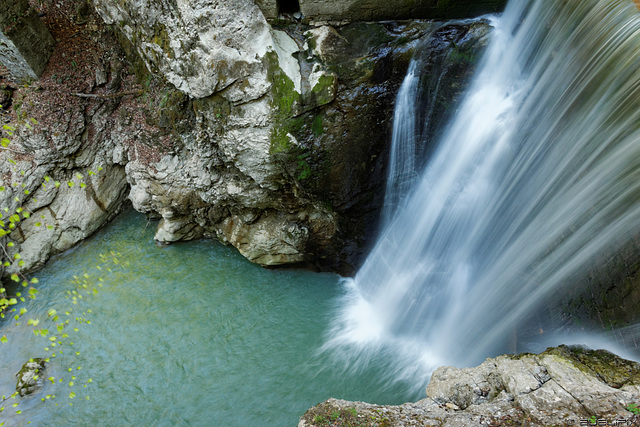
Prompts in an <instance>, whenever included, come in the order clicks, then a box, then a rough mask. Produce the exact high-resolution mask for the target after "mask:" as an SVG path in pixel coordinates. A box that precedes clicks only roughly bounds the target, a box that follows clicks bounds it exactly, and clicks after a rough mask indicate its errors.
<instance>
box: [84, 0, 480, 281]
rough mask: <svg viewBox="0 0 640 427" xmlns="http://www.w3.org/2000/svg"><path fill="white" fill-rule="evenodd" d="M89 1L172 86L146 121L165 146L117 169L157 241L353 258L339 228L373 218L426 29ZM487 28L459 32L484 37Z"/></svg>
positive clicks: (360, 227)
mask: <svg viewBox="0 0 640 427" xmlns="http://www.w3.org/2000/svg"><path fill="white" fill-rule="evenodd" d="M95 4H96V7H97V9H98V11H99V12H100V14H101V16H102V17H103V18H104V20H105V22H107V23H109V24H112V25H113V26H114V27H115V28H117V29H118V31H121V32H122V34H123V35H124V36H125V37H126V38H127V39H128V40H129V41H130V42H131V44H132V46H133V48H134V50H135V51H136V53H137V54H138V55H139V56H140V57H141V58H142V60H143V62H144V64H145V68H147V69H148V70H150V71H151V72H153V73H157V74H160V75H161V76H162V77H163V78H165V79H166V80H167V81H168V82H170V83H171V85H173V86H174V87H175V89H176V90H171V89H169V91H168V92H167V95H166V97H165V99H166V103H165V108H166V110H167V114H166V115H163V113H162V111H161V114H160V116H159V117H157V122H156V123H157V125H159V126H160V127H164V128H165V129H167V130H169V131H170V132H171V134H172V135H171V139H172V142H171V144H172V145H173V147H174V148H173V149H172V150H171V151H170V152H167V153H160V154H158V156H159V157H160V159H159V160H158V161H154V162H152V163H150V162H148V161H142V160H140V159H137V158H135V157H133V158H131V160H130V161H129V163H128V164H127V166H126V173H127V177H128V181H129V183H130V185H131V195H130V199H131V200H132V202H133V205H134V207H135V208H136V209H137V210H139V211H141V212H145V213H148V214H150V215H152V216H157V217H159V218H161V221H160V225H159V228H158V231H157V233H156V236H155V237H156V239H157V240H158V241H160V242H165V243H169V242H174V241H177V240H189V239H195V238H199V237H202V236H208V237H215V238H217V239H219V240H221V241H223V242H225V243H231V244H232V245H234V246H235V247H236V248H238V250H239V251H240V252H241V253H242V254H243V255H244V256H246V257H247V258H248V259H250V260H251V261H254V262H257V263H260V264H262V265H282V264H293V263H301V262H304V263H312V264H315V265H319V266H320V267H321V268H332V269H338V270H339V271H342V272H348V271H349V270H350V269H351V268H353V265H354V264H355V263H357V261H354V260H353V259H349V256H350V255H347V254H346V253H347V252H350V253H353V252H354V247H356V248H357V246H358V244H357V243H354V242H353V239H351V240H352V241H351V242H349V241H348V240H349V238H348V237H346V236H362V235H363V234H364V232H365V231H369V230H370V229H372V228H374V227H375V221H374V220H373V218H372V217H373V215H371V212H374V211H376V209H377V208H379V204H380V201H381V194H380V191H381V190H380V189H381V188H382V187H381V186H380V182H381V181H382V180H383V179H384V178H383V177H384V168H385V165H386V147H387V144H388V141H389V136H390V125H391V124H390V120H391V116H392V111H393V101H394V97H395V95H394V94H395V92H396V90H397V88H398V86H399V84H400V82H401V81H402V78H403V77H404V73H405V71H406V67H407V65H408V61H409V58H410V57H411V52H412V51H413V50H414V49H415V48H416V46H417V42H416V40H417V39H419V38H420V37H422V36H424V35H425V34H427V33H428V32H431V31H433V30H434V29H435V26H434V25H431V24H424V23H423V24H412V25H393V24H388V25H383V24H362V25H358V24H354V25H352V26H347V27H344V28H340V29H335V28H332V27H328V26H325V27H317V28H313V27H306V26H303V25H301V24H296V23H295V22H294V21H289V22H286V23H283V24H282V26H281V27H277V28H275V27H271V26H270V25H269V24H268V23H267V21H266V20H265V18H264V16H263V15H262V13H261V12H260V9H259V8H258V7H257V6H256V5H255V4H254V3H253V2H251V1H248V0H246V1H241V0H236V1H234V2H225V3H221V2H213V3H209V2H200V3H197V4H189V5H187V4H180V5H179V6H178V5H176V4H174V3H173V2H171V1H168V0H162V1H161V0H158V1H155V2H135V1H134V2H127V3H122V2H114V1H110V0H97V1H96V2H95ZM134 24H135V25H134ZM483 25H484V30H483V31H475V32H474V31H470V30H469V26H467V27H466V29H465V30H464V31H460V34H459V35H460V37H459V38H460V39H461V40H458V41H460V42H461V43H462V44H464V41H463V40H462V39H464V36H466V35H467V34H473V36H471V37H467V39H468V40H469V43H475V44H477V45H482V43H483V42H484V41H485V36H486V33H487V31H486V28H488V27H487V25H486V24H483ZM444 57H446V55H443V58H444ZM452 78H453V76H452ZM452 81H453V80H452ZM452 81H451V82H452ZM456 84H457V83H456ZM462 86H464V85H460V87H462ZM372 130H375V131H373V132H372ZM372 175H373V176H374V177H375V178H374V180H373V181H372V180H371V177H372ZM372 189H376V191H377V193H378V194H372V193H373V191H372ZM367 215H368V216H367ZM367 227H368V228H367ZM352 243H353V244H352ZM361 246H362V245H361ZM344 247H346V248H347V249H346V250H343V248H344Z"/></svg>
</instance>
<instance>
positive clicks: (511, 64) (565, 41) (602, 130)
mask: <svg viewBox="0 0 640 427" xmlns="http://www.w3.org/2000/svg"><path fill="white" fill-rule="evenodd" d="M494 26H495V28H494V30H493V33H492V39H491V42H490V45H489V47H488V49H487V51H486V53H485V56H484V58H483V60H482V63H481V64H480V66H479V69H478V70H477V72H476V76H475V77H474V81H473V83H472V85H471V86H470V89H469V90H468V92H467V94H466V95H465V96H466V97H465V99H464V101H463V102H462V105H461V106H460V107H459V109H458V112H457V113H456V116H455V117H454V119H453V120H452V122H451V123H450V124H449V126H448V128H447V130H446V131H445V133H444V135H443V137H442V138H441V140H440V141H439V142H438V145H437V147H436V148H435V150H433V151H432V152H431V154H430V158H429V160H428V163H427V166H426V168H425V169H424V171H423V172H421V175H420V176H418V177H415V178H412V179H409V180H408V181H410V182H412V189H411V191H410V192H408V191H407V189H406V188H404V187H405V186H404V185H402V184H401V185H399V184H398V183H397V182H396V183H394V184H391V185H390V187H389V188H388V190H389V191H391V192H393V191H397V192H398V193H395V194H387V199H388V200H392V202H391V205H393V208H392V209H390V210H387V211H386V212H387V213H388V215H387V217H386V218H385V219H384V221H386V224H385V227H384V229H383V231H382V233H381V235H380V237H379V239H378V241H377V243H376V245H375V247H374V249H373V250H372V252H371V253H370V254H369V256H368V258H367V259H366V261H365V263H364V265H363V267H362V268H361V270H360V271H359V272H358V274H357V275H356V277H355V278H354V279H353V280H351V281H349V282H348V283H347V288H348V290H347V292H346V295H345V296H344V298H343V300H342V302H341V304H342V306H341V309H340V312H339V314H338V315H337V317H336V319H335V320H334V324H333V327H332V330H331V331H330V333H329V339H328V341H327V344H326V346H325V348H326V349H331V351H333V352H334V353H335V354H339V355H341V357H344V358H346V359H347V360H348V361H349V362H353V363H355V364H356V365H357V363H361V364H366V363H367V361H369V360H370V358H373V357H376V355H378V354H381V353H385V354H389V353H391V354H393V355H394V356H395V357H396V358H397V360H398V363H397V364H398V366H401V365H403V364H404V367H405V368H406V369H405V371H404V373H405V374H406V375H407V376H412V375H416V374H423V373H425V372H427V373H428V372H429V371H430V370H432V369H433V368H434V367H436V366H438V365H441V364H448V365H451V364H454V365H459V366H464V365H469V364H472V363H478V362H479V361H481V360H483V359H484V358H485V357H488V356H493V355H496V354H499V353H503V352H505V351H508V350H509V342H510V340H511V337H512V335H513V334H514V328H517V327H518V325H519V324H520V323H521V322H524V321H525V319H528V318H531V317H532V316H535V313H537V312H540V310H543V309H544V305H545V304H546V303H547V302H548V301H550V300H558V299H560V298H562V294H563V289H566V288H565V287H566V286H568V285H570V284H572V283H574V281H575V280H576V279H577V278H578V277H579V276H580V274H582V273H583V272H584V271H585V270H586V269H587V268H588V267H590V265H591V263H592V262H593V260H594V259H595V257H596V256H597V255H598V254H601V253H603V252H605V251H611V250H615V248H617V247H619V246H620V245H621V244H623V243H624V242H625V239H627V238H629V237H631V236H632V235H634V234H636V233H637V232H638V231H640V228H639V225H640V13H639V12H638V10H637V9H636V7H635V6H634V5H633V2H631V1H629V0H617V1H616V0H602V1H599V0H580V1H566V0H511V1H510V3H509V4H508V6H507V9H506V10H505V12H504V14H503V15H502V16H501V17H500V18H499V19H497V20H496V23H495V25H494ZM419 72H420V70H419V69H414V68H413V67H412V69H411V70H410V71H409V76H408V77H407V79H408V81H411V80H412V79H413V77H410V76H411V75H412V74H419ZM405 83H406V82H405ZM410 85H411V83H409V84H407V87H405V88H403V90H404V91H406V92H410V91H411V87H410ZM406 96H407V94H406V93H404V94H403V93H402V92H401V93H400V94H399V100H398V107H397V108H406V109H408V110H410V109H411V107H410V106H406V105H405V101H403V100H402V99H403V97H406ZM406 102H410V100H409V101H406ZM403 114H408V113H403ZM396 120H398V115H396ZM407 120H409V122H408V124H404V125H399V124H396V127H395V129H394V132H408V133H409V135H394V138H412V137H413V136H414V135H413V134H411V133H412V132H413V131H412V129H414V126H415V123H413V124H412V123H411V122H410V120H412V119H407ZM393 156H395V157H394V161H395V159H396V158H397V156H404V157H410V153H394V154H393ZM406 162H407V163H406V164H405V165H404V166H402V165H400V166H395V168H396V170H395V171H392V173H396V174H398V170H400V173H399V175H402V176H410V175H411V174H414V173H415V169H414V166H413V160H412V159H407V161H406ZM400 163H402V162H400ZM398 168H399V169H398ZM403 168H404V169H403ZM403 179H404V178H402V179H401V180H400V181H399V182H400V183H402V180H403ZM408 193H409V195H406V194H408ZM418 365H419V366H420V367H418ZM399 370H400V368H399ZM396 374H398V372H396V373H394V375H396ZM423 380H424V376H423V375H421V376H420V377H419V378H418V381H420V384H422V382H423Z"/></svg>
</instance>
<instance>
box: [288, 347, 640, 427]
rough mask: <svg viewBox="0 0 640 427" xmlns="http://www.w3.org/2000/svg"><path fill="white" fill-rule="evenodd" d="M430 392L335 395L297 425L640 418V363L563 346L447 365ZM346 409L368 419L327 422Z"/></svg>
mask: <svg viewBox="0 0 640 427" xmlns="http://www.w3.org/2000/svg"><path fill="white" fill-rule="evenodd" d="M426 393H427V398H426V399H423V400H420V401H418V402H415V403H405V404H403V405H398V406H385V405H372V404H368V403H363V402H347V401H344V400H337V399H329V400H327V401H326V402H323V403H321V404H319V405H317V406H316V407H314V408H311V409H309V410H308V411H307V412H306V413H305V414H304V416H303V417H302V418H301V421H300V423H299V424H298V426H299V427H302V426H322V425H335V426H340V425H387V426H420V425H445V426H469V425H481V424H485V425H494V426H495V425H541V426H542V425H587V424H586V423H587V422H592V423H594V422H602V423H604V422H606V421H601V420H609V421H611V420H616V421H617V420H623V421H621V422H620V425H633V423H634V422H635V423H638V422H640V416H638V409H637V406H636V405H637V404H638V402H640V364H639V363H636V362H632V361H629V360H624V359H622V358H620V357H618V356H616V355H614V354H611V353H609V352H607V351H605V350H587V349H585V348H581V347H567V346H560V347H555V348H549V349H547V350H546V351H544V352H543V353H540V354H529V353H525V354H520V355H504V356H499V357H496V358H490V359H487V360H486V361H485V362H484V363H482V364H481V365H480V366H477V367H475V368H464V369H458V368H453V367H441V368H438V369H436V371H435V372H434V373H433V375H432V377H431V381H430V382H429V385H428V386H427V391H426ZM343 413H344V414H347V413H348V414H351V415H352V416H353V417H355V418H354V419H355V420H356V421H357V422H361V424H356V423H353V424H348V423H340V422H339V421H338V420H337V418H339V417H336V422H335V423H333V424H326V423H325V424H323V421H322V420H324V419H326V420H330V418H331V414H333V415H336V414H343ZM346 418H347V417H346V416H345V417H343V419H346ZM593 420H596V421H593ZM624 422H628V423H629V424H623V423H624ZM592 425H596V424H592ZM597 425H605V424H597ZM608 425H611V424H608Z"/></svg>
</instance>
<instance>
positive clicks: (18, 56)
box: [0, 0, 55, 82]
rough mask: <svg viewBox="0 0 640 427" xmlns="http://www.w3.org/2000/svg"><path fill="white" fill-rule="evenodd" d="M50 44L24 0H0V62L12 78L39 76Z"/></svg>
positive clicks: (51, 47) (24, 78)
mask: <svg viewBox="0 0 640 427" xmlns="http://www.w3.org/2000/svg"><path fill="white" fill-rule="evenodd" d="M54 44H55V41H54V40H53V37H51V34H49V31H48V30H47V28H46V27H45V26H44V24H43V23H42V21H40V18H39V17H38V14H37V13H36V12H35V10H33V9H32V8H31V7H30V6H29V3H27V0H10V1H2V2H0V62H2V64H3V65H4V66H5V67H6V68H7V69H8V70H9V72H10V73H11V75H12V77H13V78H14V79H15V80H17V81H19V82H23V81H26V80H30V79H37V78H38V77H40V75H41V74H42V72H43V71H44V67H45V65H46V64H47V61H48V60H49V57H50V56H51V53H52V51H53V45H54Z"/></svg>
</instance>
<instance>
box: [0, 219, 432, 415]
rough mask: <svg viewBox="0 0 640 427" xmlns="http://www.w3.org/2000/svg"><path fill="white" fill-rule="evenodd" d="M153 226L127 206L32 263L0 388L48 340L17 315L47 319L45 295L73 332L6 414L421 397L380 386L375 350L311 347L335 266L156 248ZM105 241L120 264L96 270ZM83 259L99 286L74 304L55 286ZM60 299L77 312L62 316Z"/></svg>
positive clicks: (228, 408) (192, 246) (206, 247)
mask: <svg viewBox="0 0 640 427" xmlns="http://www.w3.org/2000/svg"><path fill="white" fill-rule="evenodd" d="M154 229H155V226H154V225H153V224H149V225H148V224H146V220H145V219H144V217H143V216H142V215H139V214H137V213H135V212H128V213H126V214H123V215H122V216H120V217H119V218H117V219H116V220H115V221H114V222H113V223H112V224H110V225H109V226H108V227H107V228H106V229H104V230H102V231H101V232H99V233H98V234H97V235H96V236H94V237H93V238H91V239H89V240H88V241H87V242H85V243H83V244H82V245H81V246H80V247H78V248H76V249H74V250H72V251H69V252H67V253H64V254H62V255H60V256H58V257H56V258H55V259H53V260H52V261H51V262H49V264H48V265H47V266H46V268H45V269H44V270H42V271H40V272H39V273H38V278H39V279H40V284H39V285H38V288H39V289H40V294H39V295H38V298H37V299H36V300H35V301H28V302H27V303H25V304H23V305H20V306H19V307H20V308H22V307H26V308H27V309H28V312H27V314H25V316H24V318H23V321H22V322H21V325H20V326H16V325H15V322H13V321H11V322H5V324H3V325H2V329H1V330H0V335H2V334H6V335H7V337H8V339H9V340H10V342H11V345H4V346H3V347H2V350H3V363H2V365H1V366H0V394H10V393H11V392H12V391H13V388H14V387H15V378H14V375H15V373H16V372H18V370H19V369H20V366H21V365H22V363H24V362H25V361H26V360H27V359H28V358H30V357H39V356H43V355H45V354H47V352H45V351H44V348H45V346H46V345H47V342H48V339H46V338H42V337H36V336H34V335H33V333H32V332H31V330H32V329H33V327H31V326H28V325H26V320H25V319H28V318H40V319H45V318H46V317H47V311H48V310H49V309H50V308H52V307H54V308H55V309H56V310H57V311H58V313H59V314H60V315H61V318H62V320H64V319H65V318H67V317H69V318H70V319H72V320H71V323H70V325H69V327H67V329H66V330H67V331H71V332H70V335H71V336H70V337H69V338H68V339H66V340H63V341H65V342H66V343H65V344H64V345H62V347H60V346H58V347H56V348H57V349H58V353H57V354H56V357H55V358H54V359H53V360H52V362H51V363H50V365H49V368H48V369H47V372H46V374H45V376H46V377H49V376H55V377H56V379H58V378H63V379H64V380H63V382H62V383H59V382H56V384H55V385H51V384H50V383H49V382H47V385H46V386H45V387H44V389H43V390H42V391H41V392H39V393H37V394H36V395H34V396H32V397H28V398H25V399H22V400H21V401H20V402H21V403H20V405H19V406H18V407H17V408H8V409H7V410H5V412H4V413H3V415H4V416H5V418H4V419H3V420H8V421H9V422H8V423H7V425H14V424H17V425H26V423H27V422H29V421H31V422H32V424H34V425H52V426H62V425H114V426H117V425H134V424H135V425H149V426H164V425H167V426H169V425H171V426H174V425H194V426H198V425H202V426H211V425H224V426H285V425H291V426H293V425H296V424H297V422H298V418H299V416H301V415H302V414H303V413H304V411H305V410H306V409H308V408H309V407H311V406H313V405H315V404H316V403H319V402H321V401H324V400H326V399H327V398H329V397H337V398H344V399H350V400H366V401H371V402H378V403H401V402H403V401H407V400H412V399H419V398H421V397H422V396H423V393H424V391H420V392H409V391H405V390H406V389H407V387H406V384H404V385H403V384H396V385H394V386H387V385H385V383H386V379H385V375H384V374H385V372H389V369H388V367H387V366H386V365H385V362H384V358H380V360H379V363H378V364H377V365H376V366H370V367H367V368H366V369H360V370H358V372H351V371H344V365H340V367H335V368H334V360H333V359H332V357H331V355H330V354H319V352H318V348H319V347H321V345H322V343H323V341H324V334H325V332H326V331H325V329H326V325H327V324H328V323H329V319H330V318H331V317H333V316H334V315H335V313H334V306H336V305H337V304H336V300H337V299H338V298H339V297H340V295H341V294H343V292H344V290H343V288H342V284H341V279H340V277H338V276H336V275H332V274H319V273H312V272H309V271H303V270H267V269H263V268H261V267H259V266H257V265H255V264H252V263H250V262H249V261H247V260H246V259H244V258H243V257H242V256H241V255H240V254H238V252H237V251H236V250H235V249H233V248H230V247H225V246H222V245H221V244H219V243H217V242H212V241H204V240H203V241H197V242H189V243H179V244H174V245H171V246H169V247H165V248H160V247H157V246H156V245H155V244H154V242H153V233H154ZM110 251H115V252H119V253H120V254H121V257H120V259H122V260H123V261H128V262H129V263H130V266H129V267H128V268H127V269H126V270H122V269H117V268H114V269H113V272H112V273H108V272H106V270H103V272H102V273H100V272H99V271H97V270H96V269H95V267H94V266H95V265H97V264H100V263H101V258H100V254H101V253H103V254H108V253H109V252H110ZM85 271H87V272H88V273H89V276H90V279H89V281H90V283H97V281H96V279H97V278H98V276H99V274H98V273H100V275H101V276H102V277H103V278H104V286H103V287H102V288H99V293H98V295H95V296H93V295H92V296H89V297H85V298H83V299H82V300H81V301H80V303H79V304H77V305H73V304H72V303H71V300H70V299H66V298H65V296H66V293H65V292H66V291H70V290H74V289H76V288H77V286H76V285H74V284H73V283H72V280H73V276H74V275H77V276H79V277H80V278H82V274H83V273H84V272H85ZM68 308H72V309H75V311H74V312H73V313H72V314H71V315H70V316H65V315H64V311H65V310H67V309H68ZM88 310H91V313H88V312H87V311H88ZM83 312H84V313H85V314H84V315H83V314H82V313H83ZM76 316H79V317H83V318H86V319H88V320H90V321H91V324H90V325H88V324H86V323H81V324H79V323H78V322H76V320H75V317H76ZM46 325H49V326H47V327H48V328H49V329H50V330H51V331H52V332H53V331H54V330H55V326H51V325H52V324H51V323H50V322H47V321H45V320H42V322H41V324H40V325H38V326H39V327H43V326H46ZM75 326H77V327H78V332H77V333H75V332H73V331H72V329H71V328H72V327H75ZM58 335H60V334H58ZM69 342H73V343H74V344H73V346H70V345H69ZM49 348H50V352H49V353H51V351H53V352H55V351H56V349H53V348H51V347H49ZM60 348H62V349H63V354H60V353H59V349H60ZM75 351H79V352H80V354H79V355H75V354H74V353H75ZM78 366H79V367H81V369H80V370H78V369H77V368H78ZM69 368H71V369H72V371H71V372H69V371H68V369H69ZM72 375H73V376H75V377H76V378H75V379H74V380H73V382H74V385H73V386H69V384H68V383H69V382H70V381H72V379H71V376H72ZM89 379H91V380H92V382H91V383H87V381H89ZM426 380H427V379H426V378H424V382H425V384H426ZM84 384H87V385H88V387H86V388H85V387H83V385H84ZM71 392H74V393H76V397H74V398H73V399H70V398H69V397H68V396H69V393H71ZM52 394H55V395H56V398H55V399H49V400H47V401H46V402H44V403H43V402H42V401H41V398H43V397H45V396H47V395H52ZM86 397H89V398H90V400H88V401H87V400H85V398H86ZM45 400H46V399H45ZM56 403H57V406H56ZM69 403H72V404H73V405H72V406H70V405H69ZM19 409H21V410H22V411H23V413H22V414H21V415H15V414H13V413H14V412H15V411H16V410H19Z"/></svg>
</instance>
